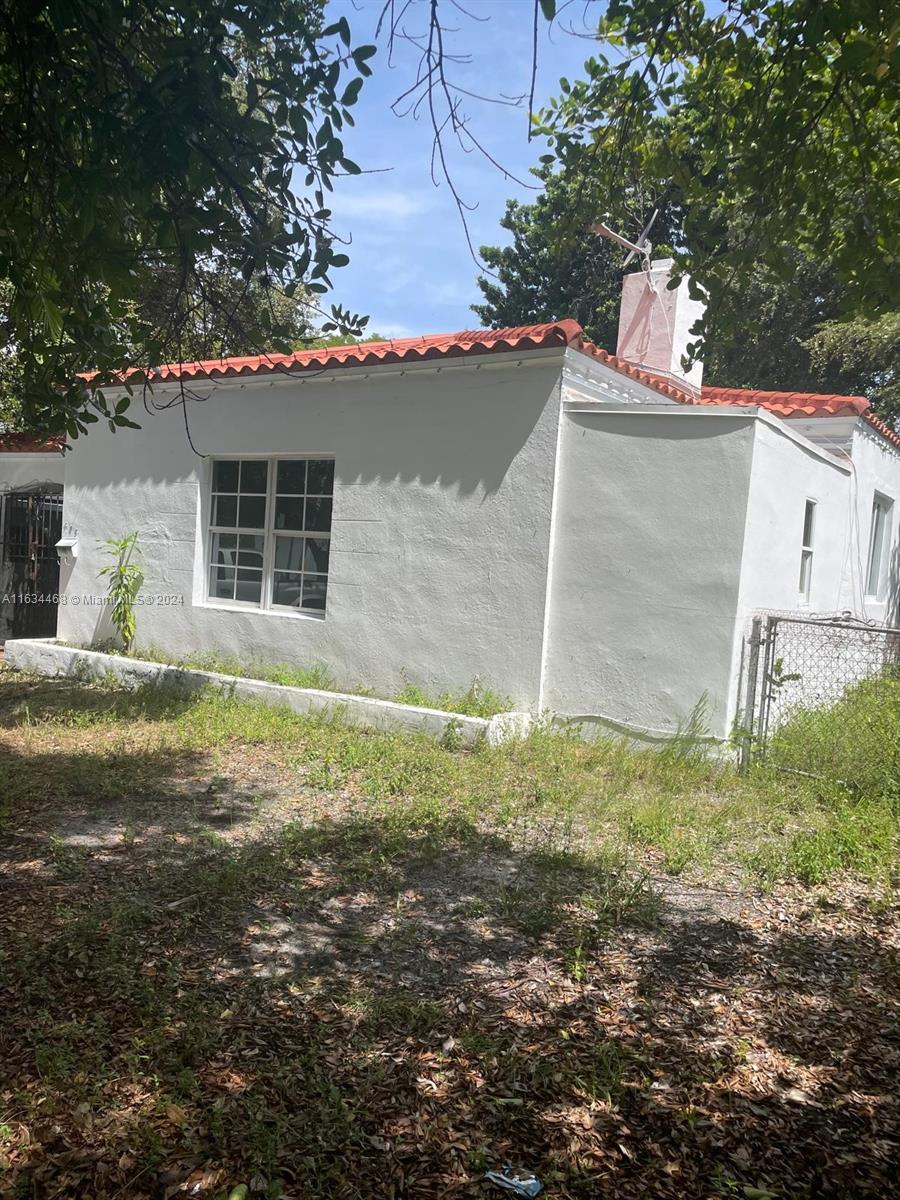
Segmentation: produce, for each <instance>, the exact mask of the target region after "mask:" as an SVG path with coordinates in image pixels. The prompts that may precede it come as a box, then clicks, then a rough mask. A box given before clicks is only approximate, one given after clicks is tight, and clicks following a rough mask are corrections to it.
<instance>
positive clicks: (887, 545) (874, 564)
mask: <svg viewBox="0 0 900 1200" xmlns="http://www.w3.org/2000/svg"><path fill="white" fill-rule="evenodd" d="M893 513H894V501H893V500H892V499H891V497H890V496H885V495H884V493H883V492H875V493H874V494H873V496H872V517H871V521H870V523H869V553H868V554H867V555H866V599H867V600H881V599H882V598H883V596H884V590H885V583H886V581H887V566H888V563H889V561H890V549H891V526H892V525H893ZM879 532H880V538H879V536H878V535H879Z"/></svg>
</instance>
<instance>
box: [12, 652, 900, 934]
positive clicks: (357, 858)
mask: <svg viewBox="0 0 900 1200" xmlns="http://www.w3.org/2000/svg"><path fill="white" fill-rule="evenodd" d="M821 719H826V718H821ZM828 719H830V718H828ZM879 721H881V722H882V724H881V725H880V726H879V734H878V737H877V739H876V740H875V741H874V742H873V743H872V745H871V746H870V756H872V757H873V756H874V754H875V750H876V749H877V747H878V746H881V745H884V746H886V747H887V749H886V750H885V751H884V754H883V755H882V757H884V756H885V755H890V754H894V753H895V752H896V750H895V747H896V744H897V741H898V740H900V738H898V736H897V735H896V732H895V735H894V736H893V738H892V737H890V736H889V734H890V727H887V726H885V725H884V723H883V717H882V716H881V715H879ZM0 723H2V725H3V726H5V727H6V731H7V735H8V736H7V739H6V740H7V747H6V749H5V751H4V753H3V756H2V758H0V782H2V787H0V794H2V795H3V797H4V801H5V806H6V810H7V812H9V811H10V810H14V809H15V808H16V807H17V806H21V805H28V804H31V803H34V802H36V801H39V800H40V799H41V798H42V797H44V796H46V795H47V793H48V790H52V792H53V794H54V795H55V796H56V797H57V798H59V799H63V798H65V797H72V798H76V799H79V798H90V799H91V801H92V802H93V803H106V802H110V801H113V800H115V799H116V798H119V797H123V796H129V795H136V794H144V795H147V794H150V795H153V794H156V793H158V792H159V791H160V790H164V788H165V787H166V784H167V780H168V779H169V777H170V775H171V772H172V771H173V769H175V770H181V771H182V772H185V773H191V772H197V771H202V772H207V773H210V774H215V773H216V771H217V769H218V768H217V764H220V763H221V760H222V756H223V755H228V754H232V753H234V752H235V747H238V746H251V747H252V746H260V747H267V748H268V749H267V758H268V760H269V761H271V762H272V763H280V764H281V765H282V766H283V767H284V769H286V770H288V771H292V772H295V773H296V777H297V778H298V780H300V781H301V782H302V783H303V785H304V786H306V787H309V788H312V789H314V790H315V791H316V792H318V793H324V794H331V793H335V792H340V793H341V794H343V795H345V796H348V797H353V798H357V799H358V800H359V802H360V803H362V804H363V805H364V806H365V809H366V811H367V813H370V814H373V815H375V816H377V817H378V818H379V819H380V820H383V822H384V836H383V837H382V838H381V839H380V841H379V845H378V847H377V853H376V854H375V857H374V858H373V859H371V861H370V860H369V858H368V856H369V855H370V854H372V852H373V851H372V848H371V847H367V846H365V845H364V844H361V845H359V846H354V844H353V838H354V836H355V835H353V833H352V831H350V832H348V835H347V837H348V851H347V853H348V861H350V862H354V863H356V864H357V867H358V869H359V871H361V872H362V871H365V870H368V869H374V868H377V869H379V870H380V869H382V866H383V865H384V864H383V863H382V862H381V857H380V856H383V855H384V854H385V853H389V852H390V849H391V845H392V843H391V839H392V838H394V839H396V840H397V844H398V845H400V846H401V849H402V852H403V853H404V854H407V853H410V852H411V848H412V847H413V845H415V848H416V853H417V854H419V855H420V856H422V857H423V859H424V858H427V857H428V856H430V857H431V859H432V860H434V859H437V858H439V857H440V855H441V854H442V853H443V851H444V846H445V839H447V838H448V837H451V836H452V837H457V838H461V839H464V837H465V836H466V833H465V831H466V830H472V829H477V830H479V831H480V832H483V833H486V832H490V833H494V834H497V835H498V836H501V837H503V838H504V839H506V840H508V841H509V842H510V844H511V845H513V846H516V847H528V848H529V849H530V850H531V851H534V852H538V851H540V852H542V853H547V854H548V855H552V854H555V853H557V852H564V853H569V852H573V851H574V852H577V853H579V854H583V855H586V856H587V857H588V858H596V857H597V856H598V855H600V856H601V857H602V856H603V855H606V854H614V855H618V856H625V857H627V856H628V855H630V854H634V853H637V854H639V855H644V854H646V853H647V852H648V851H650V852H652V853H654V854H657V855H659V859H660V862H661V865H662V867H663V869H665V870H667V871H669V872H671V873H676V874H677V873H680V872H684V871H695V872H698V871H699V872H713V873H714V872H717V871H721V870H728V871H733V870H734V869H735V868H739V869H741V870H745V871H747V872H749V873H750V874H751V875H752V876H753V877H754V878H755V879H757V880H758V881H761V882H763V883H765V884H772V883H774V882H776V881H777V880H779V879H785V878H798V879H800V880H802V881H804V882H808V883H817V882H822V881H824V880H827V879H828V878H830V877H831V876H832V875H834V874H835V873H837V872H841V871H846V870H850V871H856V872H859V873H861V874H863V875H865V876H866V877H869V878H873V879H882V880H883V879H886V878H888V877H889V875H890V872H891V870H892V869H893V868H894V866H895V864H896V861H897V858H896V852H897V825H896V819H895V810H894V807H893V806H894V803H895V800H894V791H893V789H894V787H895V785H896V781H895V780H893V778H892V777H891V776H890V772H889V770H888V768H886V767H885V766H884V765H883V764H882V763H878V764H876V763H871V762H870V763H869V764H868V772H869V773H868V775H867V776H865V778H864V779H863V780H861V781H859V782H858V784H857V786H856V787H855V788H854V789H852V790H849V789H847V788H846V787H842V786H839V785H837V784H834V783H828V782H822V781H820V780H816V779H808V778H805V777H801V776H797V775H786V774H783V773H779V772H777V771H774V770H770V769H768V768H766V767H757V768H756V769H755V770H754V771H752V772H751V773H750V774H749V775H747V776H741V775H739V774H738V773H737V772H736V771H735V770H734V769H733V768H732V767H731V766H730V765H729V764H727V763H723V762H716V761H714V760H711V759H709V758H705V757H702V756H701V755H699V754H694V753H682V752H681V750H679V748H678V747H677V746H676V747H675V748H670V749H669V750H667V751H664V752H662V753H660V752H658V751H653V750H636V749H634V748H633V747H631V746H629V745H628V744H627V743H626V742H625V741H624V740H599V741H597V742H594V743H585V742H583V741H581V740H580V739H578V738H577V737H575V736H574V735H569V734H566V733H561V732H558V731H555V730H553V729H550V728H546V727H541V728H538V729H536V730H535V731H534V732H533V733H532V734H531V735H530V736H529V737H528V738H527V739H525V740H524V741H521V742H515V743H508V744H506V745H504V746H502V747H498V748H489V747H487V746H485V745H479V746H478V747H476V748H475V749H474V750H471V751H465V750H460V749H458V748H454V747H452V746H446V745H440V744H438V743H436V742H434V741H433V740H431V739H427V738H423V737H414V736H410V735H407V734H403V733H379V732H375V731H369V730H363V729H359V728H354V727H352V726H349V725H346V724H344V723H342V722H340V721H338V720H333V719H328V720H326V719H322V718H320V717H309V716H307V717H302V716H297V715H295V714H293V713H291V712H289V711H287V710H283V709H278V708H269V707H266V706H262V705H253V704H246V703H244V702H241V701H238V700H234V699H232V698H228V697H223V696H213V695H200V696H197V697H194V698H190V699H184V698H178V697H175V696H173V695H170V694H168V693H167V692H166V690H165V689H160V688H159V687H147V688H143V689H139V690H138V691H133V692H129V691H125V690H123V689H121V688H117V687H113V686H109V685H101V684H95V685H90V686H85V685H81V684H76V683H72V682H67V681H54V682H52V683H51V682H48V681H39V682H29V681H26V680H23V679H22V678H21V677H15V676H13V675H11V674H10V673H5V674H4V675H2V676H0ZM898 727H900V723H898ZM807 761H809V760H807ZM868 781H870V782H868ZM56 860H57V864H58V869H59V871H60V873H61V874H64V875H67V876H73V877H74V876H75V875H77V874H78V872H79V870H80V862H79V859H78V855H77V853H70V852H69V851H67V850H65V849H64V848H63V847H59V848H57V851H56ZM520 899H521V901H522V904H523V907H524V908H528V907H529V905H531V904H532V901H533V902H534V904H536V906H537V907H538V908H540V907H541V906H542V904H543V901H542V900H540V899H535V898H534V897H530V896H527V895H524V894H523V895H522V896H521V897H520ZM551 908H552V904H551ZM539 923H540V922H536V924H539Z"/></svg>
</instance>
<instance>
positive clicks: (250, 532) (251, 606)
mask: <svg viewBox="0 0 900 1200" xmlns="http://www.w3.org/2000/svg"><path fill="white" fill-rule="evenodd" d="M321 460H325V461H327V462H331V463H334V461H335V456H334V453H333V452H322V453H319V454H244V453H241V452H239V451H235V452H233V453H231V454H216V455H213V456H211V457H210V458H209V459H208V463H209V473H208V478H207V484H206V514H205V516H206V520H205V529H204V537H203V570H204V581H203V598H204V599H203V603H204V604H205V605H208V606H209V607H211V608H222V609H235V608H237V609H244V610H246V611H247V612H257V613H271V614H277V615H278V616H294V617H312V618H313V619H314V620H318V621H324V619H325V614H326V611H327V607H328V599H327V595H326V600H325V608H303V607H300V606H298V605H294V604H275V603H274V601H273V599H272V595H273V591H274V586H275V544H276V541H277V539H278V537H295V538H302V537H315V538H321V539H324V540H326V541H327V542H328V543H329V558H328V571H327V572H325V573H324V574H325V578H326V580H327V581H328V584H329V586H330V582H331V554H330V547H331V533H332V531H331V529H329V530H328V531H327V532H323V531H321V530H312V531H307V530H303V529H289V530H288V529H285V530H277V529H275V520H274V518H275V496H276V493H277V487H278V482H277V481H278V464H279V463H280V462H313V461H321ZM217 462H238V463H240V462H265V463H268V472H267V478H266V506H265V518H264V521H265V524H264V527H263V529H261V530H260V529H245V528H244V527H243V526H238V525H234V526H225V525H214V524H213V516H214V512H213V508H214V498H215V496H216V494H217V493H216V491H215V487H214V484H215V472H216V463H217ZM226 494H230V493H226ZM251 494H252V493H251ZM260 494H261V493H260ZM304 494H307V493H304ZM331 499H332V522H333V520H334V485H333V484H332V492H331ZM238 506H240V499H238ZM216 533H219V534H222V533H225V534H237V535H238V536H239V535H240V534H244V535H246V536H250V537H259V536H260V534H262V537H263V564H262V589H261V593H260V600H259V603H258V604H257V603H256V602H255V601H253V600H238V599H237V597H234V598H232V599H227V598H226V599H223V598H221V597H219V596H213V595H212V594H211V590H210V573H211V571H212V569H213V567H214V565H215V564H214V563H213V562H212V561H211V559H212V539H213V535H214V534H216Z"/></svg>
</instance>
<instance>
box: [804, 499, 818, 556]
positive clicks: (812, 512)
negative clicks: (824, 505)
mask: <svg viewBox="0 0 900 1200" xmlns="http://www.w3.org/2000/svg"><path fill="white" fill-rule="evenodd" d="M815 520H816V505H815V502H814V501H813V500H807V502H806V512H805V513H804V514H803V545H804V546H806V547H807V548H809V547H811V546H812V544H813V528H814V525H815Z"/></svg>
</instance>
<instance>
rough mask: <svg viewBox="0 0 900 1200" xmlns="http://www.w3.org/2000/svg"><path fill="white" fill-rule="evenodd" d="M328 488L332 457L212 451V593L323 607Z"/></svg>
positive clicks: (249, 601) (231, 600)
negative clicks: (219, 455) (220, 455)
mask: <svg viewBox="0 0 900 1200" xmlns="http://www.w3.org/2000/svg"><path fill="white" fill-rule="evenodd" d="M333 494H334V459H330V458H272V459H247V458H242V459H234V458H230V459H216V460H215V461H214V462H213V468H212V490H211V494H210V524H209V557H208V566H209V582H208V589H209V590H208V596H209V599H210V600H211V601H213V602H214V603H216V602H217V603H224V604H240V605H248V606H251V607H254V608H261V609H271V610H274V611H280V612H285V611H291V610H293V611H300V612H307V613H314V614H318V615H322V614H324V612H325V601H326V596H327V593H328V558H329V550H330V546H331V506H332V498H333Z"/></svg>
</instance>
